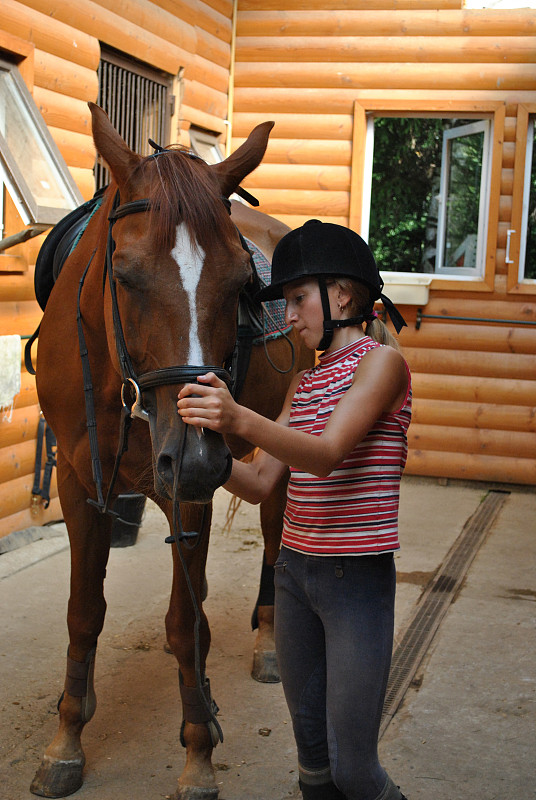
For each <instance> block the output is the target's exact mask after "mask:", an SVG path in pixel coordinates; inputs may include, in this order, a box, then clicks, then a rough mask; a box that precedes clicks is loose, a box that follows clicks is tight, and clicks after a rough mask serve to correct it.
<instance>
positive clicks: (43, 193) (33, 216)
mask: <svg viewBox="0 0 536 800" xmlns="http://www.w3.org/2000/svg"><path fill="white" fill-rule="evenodd" d="M0 155H1V157H0V177H1V179H2V180H3V181H4V182H5V185H6V187H7V189H8V191H9V194H10V195H11V198H12V200H13V202H14V203H15V205H16V207H17V210H18V211H19V214H20V215H21V217H22V220H23V222H24V224H30V223H43V224H54V223H56V222H58V221H59V220H60V219H61V218H62V217H63V216H65V214H66V213H67V212H68V211H71V210H72V209H73V208H76V206H77V205H79V204H80V203H81V202H82V197H81V195H80V192H79V191H78V189H77V188H76V185H75V184H74V181H73V180H72V178H71V176H70V174H69V172H68V170H67V167H66V165H65V163H64V161H63V159H62V158H61V155H60V154H59V151H58V150H57V148H56V146H55V144H54V142H53V141H52V139H51V137H50V134H49V132H48V130H47V128H46V126H45V124H44V121H43V119H42V117H41V115H40V114H39V111H38V109H37V107H36V106H35V103H34V101H33V98H32V96H31V95H30V93H29V91H28V89H27V88H26V86H25V84H24V82H23V81H22V78H21V77H20V75H19V74H18V71H17V69H16V67H15V66H14V65H9V64H6V63H4V62H0Z"/></svg>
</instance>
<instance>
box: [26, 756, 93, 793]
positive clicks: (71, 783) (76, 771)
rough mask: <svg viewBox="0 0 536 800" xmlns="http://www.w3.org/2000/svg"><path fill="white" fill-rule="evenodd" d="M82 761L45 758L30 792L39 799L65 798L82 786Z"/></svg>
mask: <svg viewBox="0 0 536 800" xmlns="http://www.w3.org/2000/svg"><path fill="white" fill-rule="evenodd" d="M83 769H84V763H83V761H82V760H75V761H61V760H59V759H58V760H56V759H51V758H48V757H47V756H45V757H44V758H43V761H42V762H41V766H40V767H39V769H38V770H37V772H36V773H35V778H34V779H33V781H32V785H31V786H30V791H31V792H32V793H33V794H37V795H39V797H67V796H68V795H70V794H73V792H76V791H78V789H80V787H81V786H82V770H83Z"/></svg>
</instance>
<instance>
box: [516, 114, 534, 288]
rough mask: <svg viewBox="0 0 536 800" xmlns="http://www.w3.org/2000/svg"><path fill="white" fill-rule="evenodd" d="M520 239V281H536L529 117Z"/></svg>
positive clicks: (532, 132) (531, 141) (530, 125)
mask: <svg viewBox="0 0 536 800" xmlns="http://www.w3.org/2000/svg"><path fill="white" fill-rule="evenodd" d="M524 186H525V191H524V197H523V221H522V237H521V257H520V275H519V278H520V280H523V279H527V278H528V279H531V280H535V279H536V125H535V118H534V117H531V118H530V121H529V129H528V136H527V156H526V169H525V185H524Z"/></svg>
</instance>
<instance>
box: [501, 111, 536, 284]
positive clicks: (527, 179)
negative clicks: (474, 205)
mask: <svg viewBox="0 0 536 800" xmlns="http://www.w3.org/2000/svg"><path fill="white" fill-rule="evenodd" d="M535 127H536V119H535V117H534V116H530V117H529V120H528V126H527V149H526V150H525V173H524V185H523V206H522V211H521V236H520V250H519V268H518V281H519V282H520V283H521V282H522V281H526V282H527V283H528V284H533V285H534V287H535V289H536V280H534V279H533V278H525V255H526V248H527V228H528V215H529V201H530V184H531V177H532V151H533V148H534V129H535ZM507 249H508V248H507ZM508 255H509V253H507V262H508V260H509V259H508Z"/></svg>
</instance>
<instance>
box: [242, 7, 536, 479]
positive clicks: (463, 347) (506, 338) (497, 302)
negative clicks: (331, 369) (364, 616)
mask: <svg viewBox="0 0 536 800" xmlns="http://www.w3.org/2000/svg"><path fill="white" fill-rule="evenodd" d="M342 5H343V4H340V3H336V2H332V3H330V2H314V1H310V2H306V1H305V0H304V1H303V2H299V1H298V0H290V2H286V3H282V2H279V3H278V2H276V1H275V0H260V2H253V0H241V2H240V3H239V13H238V17H237V26H236V33H237V36H236V56H235V59H236V64H235V71H234V104H233V121H232V122H233V147H236V146H237V145H238V144H240V143H241V142H242V141H243V139H244V137H245V136H246V135H247V132H248V130H249V129H250V127H251V126H252V124H255V123H256V122H258V121H261V119H267V118H270V119H274V120H275V122H276V125H275V128H274V130H273V132H272V135H271V137H270V142H269V145H268V151H267V154H266V157H265V159H264V161H263V164H262V165H261V167H260V168H259V169H258V170H256V172H255V173H254V174H253V175H252V176H250V177H249V178H248V180H247V181H246V183H245V185H246V186H248V187H251V191H252V192H253V193H254V194H255V195H256V196H257V197H258V198H259V199H260V200H261V208H262V209H263V210H264V211H267V212H268V213H270V214H273V215H274V216H276V217H278V218H279V219H281V220H282V221H283V222H286V223H287V224H289V225H291V227H297V226H298V225H301V224H303V222H304V221H305V220H306V219H307V218H308V217H310V216H315V217H318V218H319V219H322V220H324V221H331V222H336V223H339V224H343V225H350V226H351V227H354V228H355V229H356V230H359V220H360V214H361V197H360V191H361V188H360V185H361V184H362V176H361V175H360V174H356V173H359V172H360V171H361V170H362V156H357V157H356V149H357V150H359V151H361V152H362V151H363V149H364V124H363V123H362V121H361V120H360V119H358V118H357V117H356V116H355V114H354V104H355V103H357V104H358V106H359V107H360V108H361V112H362V110H363V109H364V110H365V111H367V110H369V109H373V110H374V111H376V112H377V113H378V115H381V111H382V110H383V111H385V113H393V112H394V113H395V114H396V113H398V114H399V115H400V116H404V113H403V109H404V106H405V105H406V106H407V110H408V113H411V111H410V110H413V111H415V112H416V113H417V109H419V110H420V112H422V111H425V110H426V108H427V107H428V108H431V107H432V105H433V104H434V103H435V104H442V105H441V107H442V108H443V109H448V107H449V104H450V108H451V109H452V111H455V110H456V107H457V106H458V107H459V106H463V108H465V109H466V110H467V109H470V108H471V106H470V105H469V104H470V103H471V102H474V107H473V110H477V109H478V107H479V104H488V105H487V106H486V108H487V110H488V111H489V110H490V108H491V106H490V105H489V104H490V103H492V104H493V103H495V108H496V114H495V117H496V123H497V124H499V125H504V127H503V130H502V131H499V132H498V134H496V142H495V149H494V167H493V168H494V184H493V186H492V193H493V194H492V197H491V200H490V203H491V210H490V228H489V230H488V243H487V250H488V257H487V266H486V274H485V276H484V280H481V281H474V282H471V281H470V282H467V283H465V284H461V283H460V282H457V284H456V285H453V284H450V285H449V283H448V282H446V281H440V280H437V279H434V281H433V283H432V286H431V290H430V295H429V301H428V303H427V305H426V306H424V307H417V306H410V305H404V306H402V308H401V310H402V312H403V314H404V316H405V317H406V320H407V322H408V328H405V329H404V330H403V332H402V334H401V336H400V344H401V346H402V349H403V352H404V353H405V356H406V358H407V360H408V363H409V365H410V367H411V368H412V372H413V382H414V397H415V400H414V422H413V424H412V426H410V432H409V458H408V465H407V468H406V470H407V472H408V473H409V474H416V475H430V476H437V477H441V478H468V479H471V480H484V481H496V482H499V483H501V482H505V483H509V482H511V483H519V484H533V483H534V482H535V480H536V447H535V445H536V439H535V437H534V434H535V432H536V428H535V419H536V382H535V381H534V377H535V375H536V329H535V328H534V327H531V326H529V325H526V324H524V323H527V322H531V323H533V322H534V321H535V319H536V304H535V299H536V287H534V291H533V292H531V290H530V286H529V287H528V288H527V287H526V286H525V287H524V289H525V293H523V294H521V293H518V294H516V293H512V292H509V291H508V284H507V282H508V280H510V279H509V278H508V274H509V265H508V264H507V263H506V246H507V235H508V230H510V229H511V228H512V227H513V224H512V215H513V213H514V212H513V206H514V171H515V165H516V138H517V135H518V129H517V117H518V107H519V103H531V102H534V100H535V97H536V94H535V90H536V69H535V62H536V38H535V37H534V31H535V29H536V12H534V11H530V10H527V9H523V10H516V11H495V10H462V8H461V6H462V3H461V2H457V3H455V2H453V3H451V2H445V3H441V2H437V3H430V4H428V3H424V2H419V3H417V2H411V0H410V1H409V2H400V3H398V2H388V1H387V0H385V1H384V2H374V3H368V2H367V3H365V2H359V0H357V1H356V0H353V2H351V3H345V4H344V8H341V6H342ZM424 64H426V67H425V68H423V65H424ZM501 104H505V109H503V110H502V112H501V111H500V105H501ZM420 112H419V113H420ZM461 116H462V115H461ZM483 116H484V115H483ZM361 119H362V120H364V115H363V117H362V118H361ZM360 125H362V127H361V128H360ZM518 158H519V155H518ZM348 180H349V181H350V185H348ZM355 194H358V195H359V196H358V197H354V195H355ZM385 291H386V294H389V287H388V286H387V287H386V289H385ZM419 309H420V311H421V314H423V315H424V314H426V315H431V316H432V317H440V319H430V318H428V317H426V318H423V317H420V318H419ZM449 317H467V318H469V319H467V320H465V321H456V320H452V319H448V318H449ZM479 320H482V321H479ZM503 320H504V322H503Z"/></svg>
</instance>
